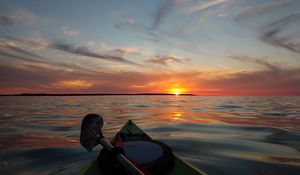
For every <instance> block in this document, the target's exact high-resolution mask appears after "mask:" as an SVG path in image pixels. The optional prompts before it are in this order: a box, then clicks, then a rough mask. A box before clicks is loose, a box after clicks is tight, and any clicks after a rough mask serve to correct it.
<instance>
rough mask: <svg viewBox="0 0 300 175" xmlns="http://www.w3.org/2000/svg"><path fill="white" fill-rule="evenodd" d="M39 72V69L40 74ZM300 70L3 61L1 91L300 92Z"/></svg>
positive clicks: (254, 93) (237, 93) (219, 93)
mask: <svg viewBox="0 0 300 175" xmlns="http://www.w3.org/2000/svg"><path fill="white" fill-rule="evenodd" d="M36 72H39V73H38V74H37V73H36ZM299 75H300V69H299V68H296V69H279V70H278V71H277V73H276V74H274V71H272V70H269V69H266V70H261V71H249V72H235V73H223V74H219V73H216V72H205V71H202V72H195V71H190V72H168V73H167V72H163V71H161V72H152V73H149V72H148V73H146V72H136V71H114V72H110V73H102V72H86V71H84V70H82V69H80V68H78V69H77V70H76V71H75V72H69V71H66V70H57V69H49V68H44V67H37V66H30V65H27V67H24V66H23V67H20V66H18V65H2V64H0V81H1V82H2V83H1V84H0V93H24V92H32V93H34V92H35V93H37V92H38V93H42V92H45V93H143V92H153V93H164V92H166V90H167V89H169V88H170V87H172V85H173V84H176V83H178V84H180V85H181V87H182V88H185V89H187V90H188V92H195V93H198V94H201V95H300V90H299V89H300V76H299Z"/></svg>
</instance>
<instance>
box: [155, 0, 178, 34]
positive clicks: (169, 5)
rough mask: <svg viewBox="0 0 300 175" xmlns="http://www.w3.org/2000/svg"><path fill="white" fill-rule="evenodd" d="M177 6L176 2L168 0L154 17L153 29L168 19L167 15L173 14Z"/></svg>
mask: <svg viewBox="0 0 300 175" xmlns="http://www.w3.org/2000/svg"><path fill="white" fill-rule="evenodd" d="M174 5H175V1H174V0H167V1H166V2H165V3H164V4H162V5H161V6H160V7H159V8H158V10H157V11H156V13H155V14H154V15H153V23H152V26H151V29H155V28H157V27H158V26H159V25H160V24H161V23H162V21H163V20H164V19H165V18H166V17H167V15H168V14H169V13H170V12H171V10H172V9H173V7H174Z"/></svg>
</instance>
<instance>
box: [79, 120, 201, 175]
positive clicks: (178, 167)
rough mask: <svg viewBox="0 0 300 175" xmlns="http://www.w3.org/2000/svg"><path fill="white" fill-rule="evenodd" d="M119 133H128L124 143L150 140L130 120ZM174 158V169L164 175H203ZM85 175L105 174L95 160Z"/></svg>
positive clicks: (186, 163) (191, 166) (189, 165)
mask: <svg viewBox="0 0 300 175" xmlns="http://www.w3.org/2000/svg"><path fill="white" fill-rule="evenodd" d="M119 133H130V135H129V136H126V137H125V138H124V141H130V140H135V139H141V138H145V137H146V138H148V139H151V138H150V137H149V136H148V135H147V134H146V133H145V132H144V131H143V130H142V129H141V128H139V127H138V126H137V125H136V124H134V123H133V122H132V121H131V120H129V121H128V122H127V123H126V124H125V125H124V126H123V127H122V129H121V130H120V131H119ZM112 142H114V139H113V140H112ZM174 157H175V164H174V167H173V168H172V169H171V170H170V171H168V172H167V173H165V175H182V174H189V175H205V173H204V172H202V171H200V170H199V169H197V168H196V167H194V166H193V165H191V164H189V163H188V162H186V161H184V160H182V159H180V158H179V157H178V156H176V155H175V154H174ZM84 174H85V175H91V174H99V175H102V174H103V175H105V174H107V173H106V172H104V171H103V170H102V169H101V167H100V166H99V164H98V162H97V159H96V160H94V161H93V163H92V164H91V165H90V166H89V167H88V168H87V169H86V170H85V171H84Z"/></svg>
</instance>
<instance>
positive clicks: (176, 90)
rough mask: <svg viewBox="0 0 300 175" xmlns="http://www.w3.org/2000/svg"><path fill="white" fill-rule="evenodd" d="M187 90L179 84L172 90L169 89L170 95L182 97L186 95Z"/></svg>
mask: <svg viewBox="0 0 300 175" xmlns="http://www.w3.org/2000/svg"><path fill="white" fill-rule="evenodd" d="M186 91H187V90H186V89H184V88H180V87H179V85H178V84H174V85H173V87H172V88H170V89H168V90H167V92H168V93H169V94H174V95H180V94H184V93H186Z"/></svg>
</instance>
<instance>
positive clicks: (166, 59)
mask: <svg viewBox="0 0 300 175" xmlns="http://www.w3.org/2000/svg"><path fill="white" fill-rule="evenodd" d="M187 61H189V59H187V58H178V57H175V56H172V55H169V56H157V57H156V58H153V59H148V60H146V62H149V63H156V64H161V65H165V66H167V65H168V63H170V62H177V63H186V62H187Z"/></svg>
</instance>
